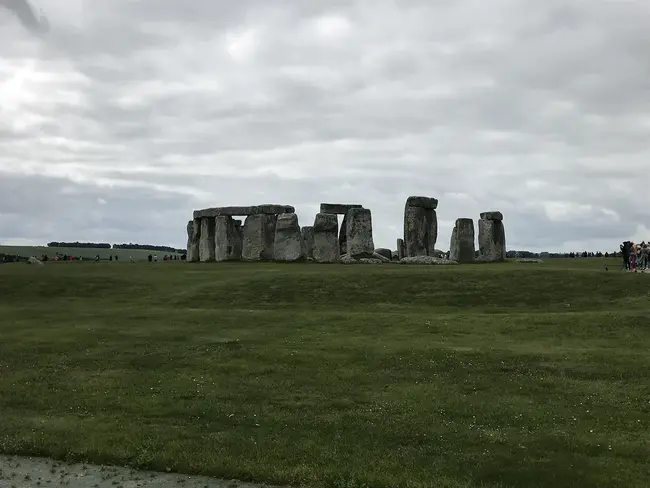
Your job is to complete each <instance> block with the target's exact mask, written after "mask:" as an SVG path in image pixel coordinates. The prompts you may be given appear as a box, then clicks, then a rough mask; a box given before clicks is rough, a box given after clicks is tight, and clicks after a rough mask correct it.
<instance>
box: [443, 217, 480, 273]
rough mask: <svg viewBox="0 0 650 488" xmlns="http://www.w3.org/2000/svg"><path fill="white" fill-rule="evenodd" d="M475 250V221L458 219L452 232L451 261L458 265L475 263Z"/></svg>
mask: <svg viewBox="0 0 650 488" xmlns="http://www.w3.org/2000/svg"><path fill="white" fill-rule="evenodd" d="M474 249H475V246H474V221H473V220H472V219H457V220H456V225H455V226H454V230H453V231H452V232H451V243H450V244H449V259H450V260H452V261H456V262H458V263H473V262H474Z"/></svg>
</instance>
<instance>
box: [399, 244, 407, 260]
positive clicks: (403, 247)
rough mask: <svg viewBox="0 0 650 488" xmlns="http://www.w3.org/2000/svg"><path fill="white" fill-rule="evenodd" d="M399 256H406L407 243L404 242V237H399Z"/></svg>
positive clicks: (401, 257) (402, 257)
mask: <svg viewBox="0 0 650 488" xmlns="http://www.w3.org/2000/svg"><path fill="white" fill-rule="evenodd" d="M397 257H398V259H404V258H405V257H406V245H405V244H404V239H397Z"/></svg>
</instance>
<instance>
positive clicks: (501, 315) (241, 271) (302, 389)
mask: <svg viewBox="0 0 650 488" xmlns="http://www.w3.org/2000/svg"><path fill="white" fill-rule="evenodd" d="M605 262H607V261H605V260H598V259H596V260H588V259H580V260H549V261H547V263H545V264H543V265H535V264H515V263H507V264H502V265H477V266H458V267H426V266H424V267H420V266H399V265H394V266H390V265H387V266H335V265H331V266H328V265H302V264H297V265H279V264H246V263H235V264H213V265H210V264H186V263H180V262H179V263H166V264H164V265H163V264H162V263H157V264H148V263H147V264H145V263H142V264H130V263H122V262H120V263H88V264H80V265H76V266H65V265H60V264H54V265H51V264H50V263H48V264H46V265H45V266H39V267H34V266H28V265H25V264H10V265H0V452H5V453H12V454H29V455H48V456H54V457H56V458H61V459H76V460H86V461H95V462H106V463H118V464H129V465H132V466H138V467H147V468H153V469H160V470H165V469H167V468H169V469H172V470H175V471H181V472H186V473H194V474H199V473H200V474H209V475H216V476H222V477H228V478H231V477H234V478H239V479H243V480H258V481H265V482H270V483H292V484H294V483H295V484H299V485H303V486H313V487H321V486H323V487H324V486H327V487H337V488H355V487H369V488H375V487H376V488H380V487H381V488H383V487H395V486H402V487H409V488H411V487H412V488H416V487H425V486H442V487H456V488H458V487H466V488H469V487H548V486H552V487H554V488H560V487H578V486H579V487H599V488H602V487H626V488H633V487H647V486H648V479H650V478H649V477H650V464H649V463H648V457H649V451H648V441H649V439H650V429H649V427H648V426H649V425H650V353H649V351H648V346H649V345H650V307H649V303H650V302H649V298H650V295H649V292H650V275H649V274H646V275H643V274H631V273H622V272H619V271H618V260H610V261H609V263H610V271H609V272H606V271H605V270H604V268H603V265H604V263H605ZM614 270H616V271H614Z"/></svg>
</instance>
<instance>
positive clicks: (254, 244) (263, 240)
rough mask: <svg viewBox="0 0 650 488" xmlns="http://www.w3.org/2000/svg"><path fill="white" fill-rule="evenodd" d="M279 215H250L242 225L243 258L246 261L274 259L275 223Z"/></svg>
mask: <svg viewBox="0 0 650 488" xmlns="http://www.w3.org/2000/svg"><path fill="white" fill-rule="evenodd" d="M277 219H278V216H277V215H271V214H255V215H249V216H248V217H246V220H245V221H244V227H242V259H243V260H245V261H269V260H271V259H273V254H274V253H273V245H274V242H275V223H276V221H277Z"/></svg>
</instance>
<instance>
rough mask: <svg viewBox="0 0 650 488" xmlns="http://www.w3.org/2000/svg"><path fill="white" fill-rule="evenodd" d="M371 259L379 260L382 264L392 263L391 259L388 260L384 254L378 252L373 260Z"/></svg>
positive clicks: (373, 256)
mask: <svg viewBox="0 0 650 488" xmlns="http://www.w3.org/2000/svg"><path fill="white" fill-rule="evenodd" d="M380 250H381V249H380ZM388 252H390V251H388ZM370 259H378V260H379V261H381V262H382V263H390V262H391V259H390V258H387V257H386V256H385V255H384V254H381V253H378V252H376V251H375V252H374V253H373V254H372V258H370Z"/></svg>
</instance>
